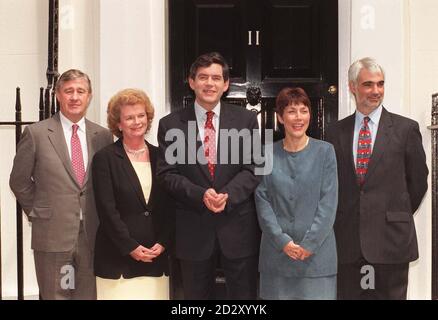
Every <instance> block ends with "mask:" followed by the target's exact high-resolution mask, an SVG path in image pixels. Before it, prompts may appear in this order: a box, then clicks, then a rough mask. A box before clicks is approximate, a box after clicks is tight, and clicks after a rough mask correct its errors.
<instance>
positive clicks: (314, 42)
mask: <svg viewBox="0 0 438 320" xmlns="http://www.w3.org/2000/svg"><path fill="white" fill-rule="evenodd" d="M169 10H170V13H169V20H170V30H169V33H170V46H169V48H170V85H171V86H170V91H171V106H172V110H175V109H178V108H181V107H185V106H187V105H189V104H190V103H191V102H192V101H193V93H192V91H191V90H190V87H189V86H188V82H187V76H188V70H189V67H190V64H191V63H192V62H193V60H194V59H195V58H196V57H197V56H199V55H200V54H202V53H206V52H210V51H218V52H220V53H221V54H222V55H223V56H224V57H225V59H226V60H227V61H228V63H229V64H230V68H231V79H230V89H229V90H228V92H227V95H226V97H225V98H224V100H227V101H229V102H231V103H236V104H240V105H242V106H244V107H247V106H248V99H247V98H248V97H247V91H248V88H251V87H252V88H259V89H260V92H261V96H260V97H256V98H255V100H256V101H257V100H258V102H260V104H259V105H258V106H257V108H256V110H257V111H258V112H259V113H260V114H261V116H260V121H261V126H262V128H274V129H276V130H277V131H278V130H279V126H278V123H277V121H276V119H275V116H274V113H273V107H274V104H275V97H276V95H277V94H278V92H279V91H280V90H281V89H282V88H284V87H286V86H300V87H302V88H304V90H306V92H307V94H308V95H309V97H310V99H311V102H312V113H313V114H312V123H311V126H310V128H309V134H310V135H311V136H313V137H316V138H323V137H324V131H325V126H326V125H327V124H328V123H329V122H331V121H333V120H336V119H337V115H338V94H337V87H338V3H337V0H169Z"/></svg>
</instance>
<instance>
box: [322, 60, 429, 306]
mask: <svg viewBox="0 0 438 320" xmlns="http://www.w3.org/2000/svg"><path fill="white" fill-rule="evenodd" d="M348 78H349V87H350V91H351V93H352V94H353V95H354V97H355V100H356V113H355V114H353V115H351V116H349V117H347V118H345V119H343V120H341V121H339V122H337V123H336V124H334V125H333V126H332V127H331V128H329V130H328V131H327V140H328V141H329V142H331V143H333V145H334V147H335V151H336V157H337V163H338V177H339V201H338V209H337V216H336V221H335V235H336V242H337V250H338V262H339V265H338V298H340V299H406V293H407V285H408V271H409V262H411V261H414V260H416V259H417V258H418V245H417V236H416V232H415V225H414V217H413V215H414V213H415V211H416V210H417V209H418V207H419V206H420V203H421V200H422V199H423V196H424V194H425V192H426V190H427V175H428V169H427V166H426V155H425V153H424V149H423V145H422V141H421V133H420V130H419V126H418V123H417V122H416V121H413V120H411V119H408V118H405V117H402V116H400V115H397V114H394V113H391V112H388V111H387V110H386V109H385V108H384V107H383V105H382V101H383V96H384V91H385V90H384V88H385V87H384V84H385V75H384V71H383V69H382V67H381V66H380V65H379V64H377V62H376V61H375V60H374V59H371V58H363V59H360V60H358V61H356V62H354V63H353V64H352V65H351V66H350V69H349V72H348Z"/></svg>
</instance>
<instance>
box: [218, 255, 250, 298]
mask: <svg viewBox="0 0 438 320" xmlns="http://www.w3.org/2000/svg"><path fill="white" fill-rule="evenodd" d="M221 263H222V267H223V269H224V273H225V278H226V284H227V295H228V299H233V300H255V299H257V275H258V272H257V269H258V255H253V256H249V257H245V258H239V259H229V258H227V257H225V256H224V255H223V254H222V255H221Z"/></svg>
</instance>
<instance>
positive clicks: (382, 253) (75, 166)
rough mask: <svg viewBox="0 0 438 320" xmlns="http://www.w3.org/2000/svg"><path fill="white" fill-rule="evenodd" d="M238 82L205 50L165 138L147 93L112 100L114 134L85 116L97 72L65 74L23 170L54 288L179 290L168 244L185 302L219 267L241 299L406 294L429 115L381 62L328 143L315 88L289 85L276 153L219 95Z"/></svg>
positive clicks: (16, 184) (356, 72)
mask: <svg viewBox="0 0 438 320" xmlns="http://www.w3.org/2000/svg"><path fill="white" fill-rule="evenodd" d="M229 81H230V71H229V66H228V64H227V63H226V61H225V60H224V58H223V57H222V56H221V55H220V54H218V53H215V52H212V53H207V54H203V55H201V56H199V57H198V58H197V59H196V60H195V62H194V63H193V64H192V66H191V68H190V74H189V76H188V83H189V85H190V88H191V89H192V90H193V91H194V94H195V101H194V105H193V106H190V107H188V108H184V109H181V110H178V111H175V112H172V113H170V114H169V115H167V116H165V117H163V118H162V119H160V121H159V128H158V143H159V147H155V146H153V145H151V144H150V143H149V142H147V141H146V140H145V138H144V137H145V134H146V133H147V132H148V131H149V130H150V128H151V125H152V121H153V119H154V109H153V106H152V103H151V101H150V100H149V98H148V97H147V95H146V94H145V93H144V92H143V91H141V90H138V89H125V90H122V91H120V92H118V93H117V94H116V95H115V96H113V97H112V98H111V100H110V102H109V104H108V114H107V122H108V128H109V129H110V132H109V131H108V130H106V129H104V128H102V127H100V126H98V125H97V124H94V123H92V122H90V121H89V120H86V119H85V113H86V110H87V107H88V105H89V102H90V100H91V96H92V90H91V83H90V80H89V78H88V76H87V75H86V74H84V73H82V72H81V71H79V70H69V71H67V72H65V73H64V74H63V75H61V77H60V79H59V80H58V82H57V86H56V96H57V99H58V101H59V104H60V112H59V113H58V114H56V115H54V116H53V117H52V118H50V119H47V120H44V121H41V122H38V123H36V124H33V125H30V126H28V127H26V129H25V130H24V132H23V135H22V138H21V140H20V143H19V145H18V149H17V154H16V156H15V159H14V165H13V169H12V173H11V177H10V186H11V189H12V190H13V192H14V194H15V195H16V197H17V200H18V201H19V203H20V204H21V206H22V208H23V210H24V212H25V213H26V215H27V216H28V218H29V220H30V221H31V222H32V249H33V250H34V258H35V266H36V274H37V281H38V285H39V288H40V295H41V297H42V298H43V299H95V298H96V295H97V297H98V298H99V299H167V298H169V274H170V272H169V255H170V253H172V256H174V257H176V259H178V261H179V266H180V268H181V277H182V284H183V291H184V298H185V299H213V298H214V292H215V276H216V269H217V266H218V265H220V266H221V268H222V269H223V271H224V275H225V278H226V289H227V298H229V299H248V300H249V299H257V298H261V299H336V298H339V299H406V294H407V283H408V270H409V262H411V261H414V260H416V259H417V258H418V246H417V239H416V232H415V226H414V220H413V214H414V213H415V211H416V210H417V209H418V207H419V205H420V203H421V200H422V198H423V196H424V194H425V192H426V190H427V176H428V169H427V166H426V157H425V153H424V150H423V147H422V141H421V134H420V131H419V126H418V123H417V122H415V121H413V120H410V119H407V118H404V117H401V116H399V115H396V114H393V113H390V112H388V111H387V110H386V109H385V108H384V107H383V105H382V102H383V97H384V81H385V75H384V71H383V69H382V67H381V66H379V65H378V64H377V63H376V61H375V60H373V59H370V58H364V59H361V60H358V61H356V62H354V63H353V64H352V65H351V66H350V70H349V87H350V91H351V93H352V94H353V96H354V98H355V101H356V112H355V114H353V115H351V116H349V117H347V118H345V119H343V120H341V121H339V122H337V123H334V124H332V125H331V126H330V127H329V128H328V129H327V131H326V140H327V142H325V141H321V140H317V139H315V138H312V137H309V136H308V135H307V131H308V130H307V129H308V127H309V123H310V121H311V114H312V112H311V102H310V99H309V97H308V95H307V94H306V92H305V91H304V90H303V89H301V88H297V87H294V88H284V89H283V90H281V91H280V93H279V94H278V96H277V99H276V106H275V111H276V114H277V119H278V121H279V122H280V123H281V124H282V126H283V127H284V139H282V140H279V141H277V142H275V143H273V144H271V145H270V147H269V148H268V147H267V144H266V145H265V147H266V148H265V150H264V152H263V157H262V156H261V154H262V152H261V150H259V149H258V148H257V147H254V146H257V141H258V140H259V139H260V138H259V135H258V120H257V115H256V114H255V113H254V112H251V111H248V110H246V109H244V108H241V107H239V106H234V105H230V104H227V103H225V102H223V101H221V97H222V95H223V94H224V92H226V91H227V90H228V87H229ZM112 135H114V136H116V137H117V138H118V140H117V141H116V142H114V143H113V139H112ZM253 142H254V143H253ZM258 158H264V161H265V165H266V163H267V162H270V163H271V164H272V167H271V168H270V170H264V171H263V172H264V173H263V174H260V172H261V171H257V169H259V167H260V165H261V164H260V162H259V161H257V160H259V159H258ZM260 230H261V232H260ZM260 237H261V239H260ZM65 266H71V267H73V270H74V278H73V279H74V281H70V282H68V281H67V282H66V281H65V277H67V276H69V274H68V272H66V269H65ZM364 268H365V269H364ZM364 270H367V271H368V272H370V273H369V274H368V276H369V277H368V278H367V281H366V283H365V282H364V281H363V278H364V276H365V274H364ZM259 272H260V278H258V275H259ZM258 279H259V280H258ZM66 284H67V285H66ZM96 284H97V290H96ZM364 284H365V285H364ZM96 291H97V293H96Z"/></svg>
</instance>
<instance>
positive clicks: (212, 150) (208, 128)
mask: <svg viewBox="0 0 438 320" xmlns="http://www.w3.org/2000/svg"><path fill="white" fill-rule="evenodd" d="M206 114H207V120H206V121H205V126H204V155H205V158H206V159H207V165H208V171H209V172H210V176H211V178H212V179H214V168H215V165H216V133H215V130H214V126H213V116H214V112H213V111H208V112H206Z"/></svg>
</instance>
